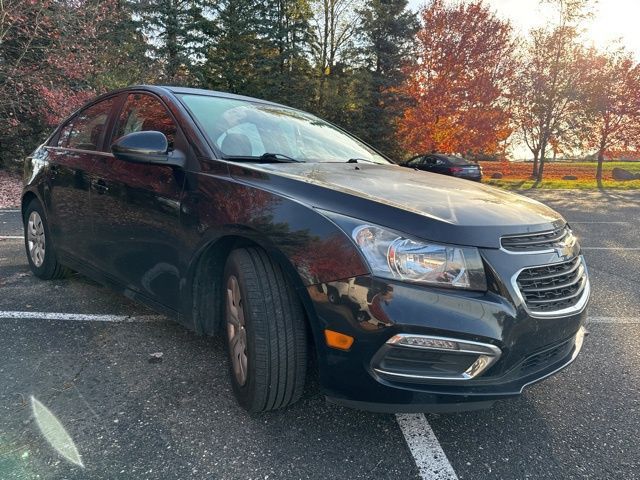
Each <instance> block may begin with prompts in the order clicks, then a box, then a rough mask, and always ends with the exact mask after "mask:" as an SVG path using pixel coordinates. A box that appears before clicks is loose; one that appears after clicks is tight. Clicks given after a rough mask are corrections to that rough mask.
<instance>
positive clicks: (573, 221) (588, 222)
mask: <svg viewBox="0 0 640 480" xmlns="http://www.w3.org/2000/svg"><path fill="white" fill-rule="evenodd" d="M567 223H569V224H574V223H587V224H592V223H594V224H595V223H604V224H614V223H624V224H627V223H631V222H623V221H619V222H613V221H611V222H596V221H584V222H577V221H575V220H572V221H570V222H567Z"/></svg>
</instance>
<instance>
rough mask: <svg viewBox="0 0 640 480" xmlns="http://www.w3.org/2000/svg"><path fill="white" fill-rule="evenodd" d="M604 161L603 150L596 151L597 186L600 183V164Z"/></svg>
mask: <svg viewBox="0 0 640 480" xmlns="http://www.w3.org/2000/svg"><path fill="white" fill-rule="evenodd" d="M603 161H604V149H602V148H601V149H600V150H598V167H597V168H596V180H597V181H598V185H599V184H600V183H602V162H603Z"/></svg>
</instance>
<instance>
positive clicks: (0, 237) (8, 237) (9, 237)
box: [0, 235, 24, 240]
mask: <svg viewBox="0 0 640 480" xmlns="http://www.w3.org/2000/svg"><path fill="white" fill-rule="evenodd" d="M22 239H24V237H23V236H22V235H0V240H22Z"/></svg>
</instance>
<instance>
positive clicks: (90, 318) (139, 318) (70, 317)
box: [0, 310, 166, 323]
mask: <svg viewBox="0 0 640 480" xmlns="http://www.w3.org/2000/svg"><path fill="white" fill-rule="evenodd" d="M0 318H13V319H15V318H29V319H34V320H65V321H72V322H122V323H133V322H159V321H163V320H166V317H163V316H162V315H92V314H84V313H54V312H12V311H2V310H0Z"/></svg>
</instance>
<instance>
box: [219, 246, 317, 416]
mask: <svg viewBox="0 0 640 480" xmlns="http://www.w3.org/2000/svg"><path fill="white" fill-rule="evenodd" d="M223 289H224V295H225V308H224V312H225V322H226V331H227V346H228V350H229V360H230V367H231V368H230V369H231V382H232V385H233V391H234V393H235V396H236V398H237V399H238V402H239V403H240V405H241V406H242V407H243V408H245V409H246V410H248V411H249V412H251V413H257V412H263V411H268V410H274V409H277V408H282V407H286V406H287V405H290V404H292V403H294V402H295V401H297V400H298V399H299V398H300V396H301V395H302V391H303V388H304V380H305V375H306V368H307V344H306V325H305V319H304V312H303V311H302V306H301V304H300V301H299V299H298V297H297V295H296V293H295V291H294V290H293V288H292V287H291V286H290V285H289V284H288V283H287V281H286V279H285V276H284V273H283V271H282V269H281V268H280V267H279V266H278V265H277V264H276V263H274V262H273V261H272V260H271V258H270V257H269V256H268V255H267V254H266V252H264V251H263V250H261V249H258V248H243V249H237V250H234V251H232V252H231V254H230V255H229V258H228V259H227V263H226V266H225V271H224V283H223Z"/></svg>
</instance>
